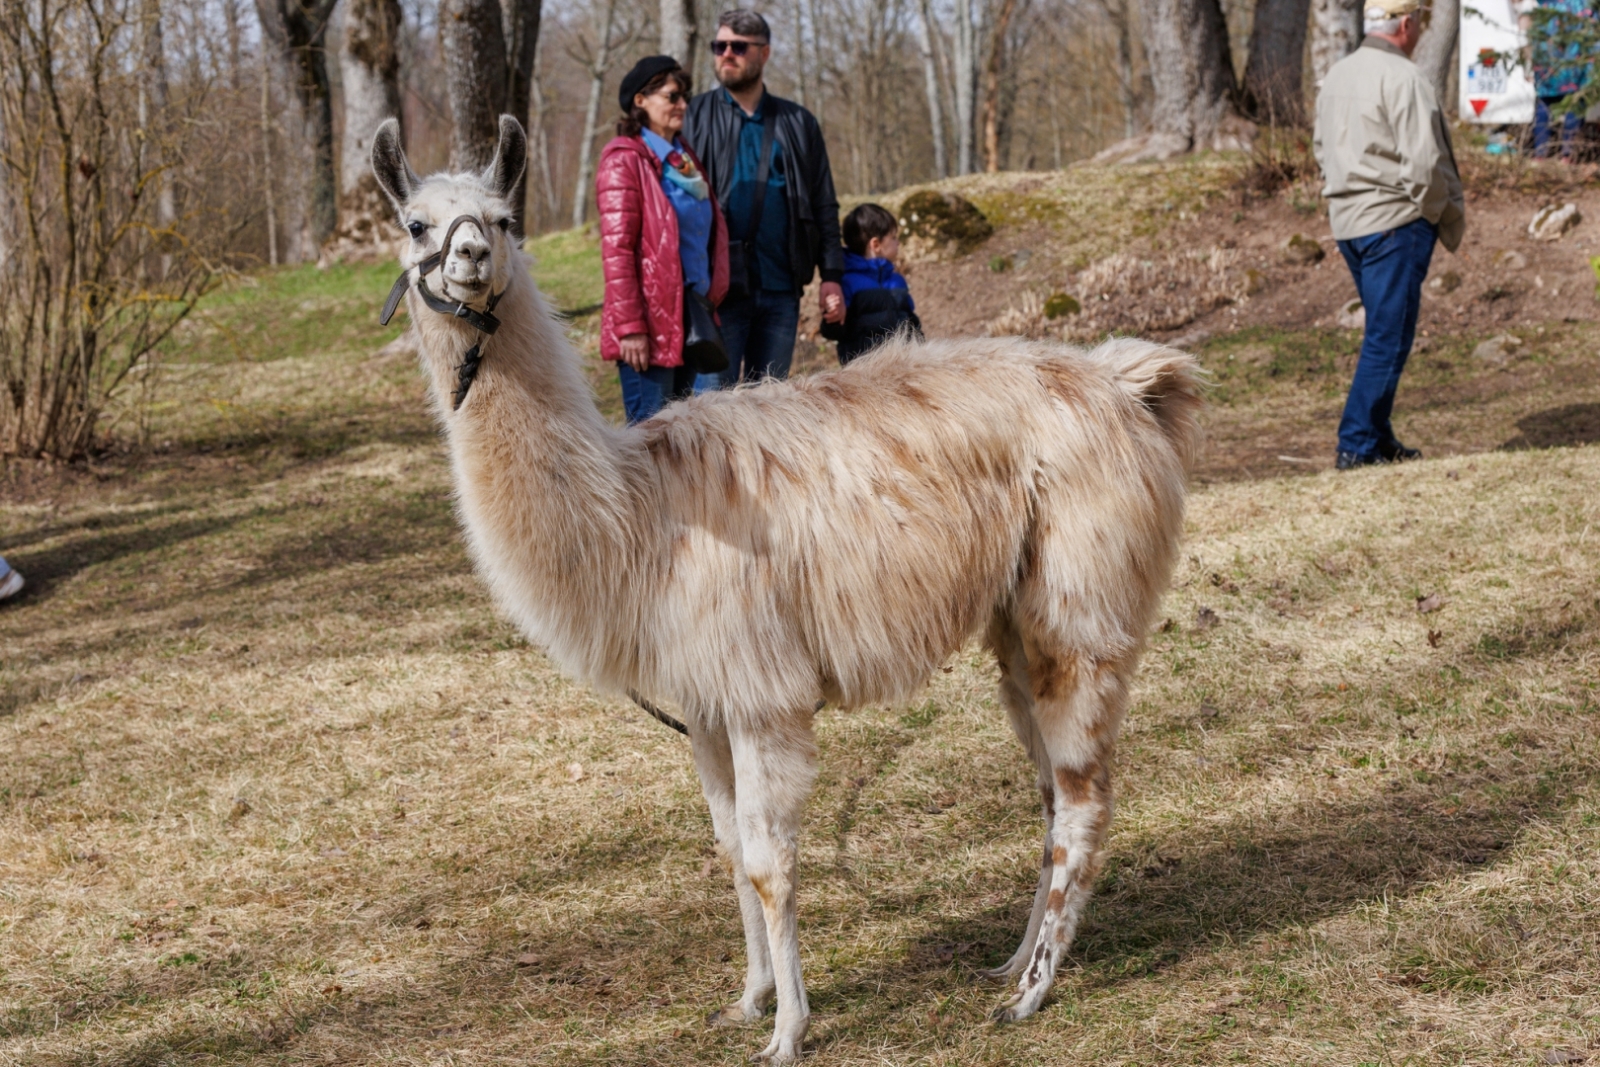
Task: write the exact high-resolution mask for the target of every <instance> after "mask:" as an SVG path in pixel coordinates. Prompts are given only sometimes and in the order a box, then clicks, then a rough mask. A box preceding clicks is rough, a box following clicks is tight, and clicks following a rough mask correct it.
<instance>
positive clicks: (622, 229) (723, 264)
mask: <svg viewBox="0 0 1600 1067" xmlns="http://www.w3.org/2000/svg"><path fill="white" fill-rule="evenodd" d="M685 151H687V149H685ZM689 158H690V159H693V160H694V164H695V166H697V167H699V166H700V160H699V159H696V158H695V156H694V154H693V153H692V152H691V153H690V154H689ZM704 172H705V168H703V167H701V173H704ZM595 199H596V201H597V204H598V206H599V210H600V259H601V263H602V265H603V266H604V268H605V278H606V300H605V305H604V307H603V308H602V310H601V312H600V356H601V358H602V359H610V360H615V359H620V358H621V354H622V346H621V341H622V338H624V337H627V336H629V335H631V334H636V333H642V334H648V335H649V337H650V365H651V366H653V367H681V366H682V365H683V261H682V260H681V259H679V258H678V216H677V214H676V213H675V212H674V211H673V210H672V204H671V203H670V202H669V201H668V200H667V194H666V193H664V192H662V191H661V161H660V160H659V159H657V158H656V154H655V153H654V152H652V151H650V148H649V146H647V145H646V144H645V143H644V139H643V138H641V137H617V138H614V139H613V140H612V141H611V143H610V144H608V145H606V147H605V149H604V151H602V152H601V153H600V170H599V173H598V174H597V175H596V176H595ZM711 207H712V223H711V292H710V294H708V295H709V296H710V298H711V304H712V306H713V307H714V306H716V305H717V304H720V303H722V298H723V296H724V295H725V294H726V293H727V291H728V227H727V225H726V223H724V221H723V218H722V209H721V208H720V207H718V206H717V202H716V197H715V195H713V197H712V201H711Z"/></svg>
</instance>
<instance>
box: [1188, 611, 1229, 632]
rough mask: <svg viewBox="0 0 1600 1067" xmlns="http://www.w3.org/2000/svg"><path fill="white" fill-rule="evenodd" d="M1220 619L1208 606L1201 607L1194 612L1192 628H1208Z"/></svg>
mask: <svg viewBox="0 0 1600 1067" xmlns="http://www.w3.org/2000/svg"><path fill="white" fill-rule="evenodd" d="M1221 621H1222V618H1221V617H1220V616H1219V615H1218V614H1217V613H1216V612H1215V611H1212V610H1211V609H1210V608H1206V607H1202V608H1201V609H1200V610H1199V611H1197V612H1195V614H1194V628H1195V629H1196V630H1209V629H1211V628H1212V627H1213V626H1215V625H1216V624H1217V623H1219V622H1221Z"/></svg>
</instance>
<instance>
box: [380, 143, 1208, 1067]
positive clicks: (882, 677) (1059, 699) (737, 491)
mask: <svg viewBox="0 0 1600 1067" xmlns="http://www.w3.org/2000/svg"><path fill="white" fill-rule="evenodd" d="M520 138H521V130H520V127H516V124H515V123H514V122H512V121H511V120H509V119H504V120H502V135H501V146H500V154H499V156H497V159H496V163H495V164H493V165H491V167H490V169H489V171H488V172H487V173H485V174H484V175H472V174H457V175H442V176H435V177H433V178H430V179H428V180H427V181H421V180H419V179H417V178H416V176H415V175H414V174H412V173H411V171H410V168H409V167H408V166H407V165H406V164H405V160H404V156H403V155H402V154H401V153H400V148H399V143H398V131H397V129H396V128H395V127H394V125H393V124H392V123H391V124H390V125H388V126H386V127H384V129H382V130H380V131H379V133H378V135H377V139H376V141H375V143H374V148H373V156H374V169H375V171H376V173H377V176H378V179H379V182H380V184H382V185H383V186H384V188H385V189H386V190H387V191H388V192H389V194H390V196H391V198H392V199H393V200H394V202H395V205H396V207H397V208H398V210H399V212H400V217H401V223H402V224H403V225H405V224H412V229H413V230H414V231H415V232H416V233H417V235H418V236H417V237H416V239H415V240H413V242H412V244H411V247H410V248H409V249H408V250H407V252H406V253H405V256H404V262H405V263H406V265H407V266H408V267H410V266H414V265H415V264H416V263H418V262H420V261H421V260H422V259H423V258H424V257H426V256H427V255H428V254H429V253H431V252H432V251H434V250H435V247H436V243H437V242H438V240H439V239H440V238H441V235H442V234H443V232H444V230H445V228H446V227H447V226H448V224H449V222H450V221H451V219H453V218H455V217H456V216H458V215H461V214H469V215H473V216H474V217H477V218H480V219H482V220H483V225H482V226H481V227H478V226H465V225H464V226H462V227H460V228H459V229H458V230H457V236H456V238H455V240H454V241H453V247H452V248H451V249H446V250H445V251H446V253H447V255H446V257H445V268H444V274H445V281H444V282H443V285H444V287H445V294H446V295H447V296H449V298H450V299H453V300H464V301H467V302H468V303H471V304H473V305H474V306H478V307H481V306H483V304H484V302H485V300H486V299H487V297H488V296H489V294H490V293H491V292H502V291H503V293H504V295H503V297H502V299H501V300H500V302H499V305H498V307H497V311H496V313H497V314H498V315H499V316H500V318H501V319H502V320H503V323H504V325H503V327H502V328H501V329H500V331H499V332H498V333H497V334H495V335H494V336H493V337H491V338H489V339H487V340H486V341H485V342H484V347H483V364H482V370H481V372H480V373H479V374H478V378H477V381H476V384H474V385H473V387H472V389H471V392H470V393H469V394H468V396H467V398H466V401H465V403H463V404H462V406H461V408H460V409H459V410H455V411H452V410H451V408H450V404H449V398H450V396H451V394H452V392H453V390H454V387H455V384H456V372H457V366H458V364H459V361H460V359H461V356H462V353H463V352H464V351H465V350H466V349H467V348H468V347H469V346H470V345H471V344H473V343H474V342H475V341H477V340H479V338H478V336H477V335H476V333H475V332H474V331H473V330H471V329H470V327H467V326H466V325H464V324H463V323H461V322H460V321H459V320H455V319H451V318H448V317H446V316H443V315H439V314H435V313H433V312H431V311H428V310H427V309H426V308H425V307H424V306H423V305H422V303H421V302H420V300H419V299H418V298H417V297H416V295H415V291H414V290H413V293H412V295H411V297H410V311H411V314H412V317H413V321H414V322H415V323H416V326H417V330H418V334H419V337H420V341H421V349H422V362H423V367H424V370H425V371H426V372H427V374H428V376H429V379H430V381H431V384H432V395H433V400H434V405H435V408H436V410H437V413H438V417H439V420H440V422H441V423H442V425H443V426H444V431H445V435H446V438H447V440H448V442H449V449H450V455H451V459H452V463H453V465H454V471H455V482H456V486H457V492H458V496H459V509H460V515H461V519H462V523H463V525H464V527H465V529H466V531H467V537H468V540H469V542H470V545H471V549H472V555H473V558H474V559H475V560H476V562H477V566H478V569H479V571H480V572H481V574H482V575H483V577H484V579H485V580H486V582H487V583H488V585H489V588H490V589H491V590H492V592H493V594H494V596H495V599H496V600H497V601H498V603H499V604H500V605H502V607H503V608H504V609H505V610H506V611H507V612H509V613H510V614H511V616H512V617H513V618H514V619H515V620H516V622H517V624H518V625H519V626H520V627H521V628H522V629H523V631H524V632H526V633H527V635H528V636H529V638H530V639H531V640H532V641H534V642H535V643H536V644H538V645H539V646H541V647H542V648H544V649H545V650H546V651H547V652H548V653H549V655H550V656H551V658H552V659H553V660H554V661H555V662H556V663H557V664H558V665H560V666H561V667H562V668H563V669H564V670H566V671H568V672H570V673H571V674H573V675H575V676H577V677H579V678H581V679H584V680H585V681H587V682H589V683H591V684H593V685H595V686H598V687H600V688H602V689H606V690H610V691H613V692H619V693H620V692H623V691H625V690H627V689H636V690H638V691H639V692H641V693H644V694H646V695H647V696H650V697H653V698H655V699H658V700H665V701H670V702H672V703H675V704H676V705H677V706H678V707H679V708H681V709H682V710H683V713H684V718H685V720H686V722H687V724H688V727H689V731H690V740H691V742H692V744H693V750H694V759H695V764H696V767H697V768H698V770H699V773H700V776H701V780H702V783H703V786H704V789H705V795H706V799H707V801H708V803H709V805H710V808H711V814H712V820H713V823H714V826H715V831H716V837H717V841H718V843H719V844H720V845H721V846H722V848H723V849H724V850H725V851H726V854H727V856H728V858H729V859H730V861H731V863H732V868H733V875H734V882H735V886H736V889H737V891H738V897H739V905H740V911H741V914H742V916H743V920H744V926H745V937H746V948H747V972H746V978H745V988H744V994H743V996H742V997H741V998H740V999H739V1000H738V1001H737V1002H736V1003H734V1004H731V1005H729V1006H728V1007H726V1008H723V1009H721V1010H720V1011H718V1012H715V1013H713V1014H712V1016H711V1017H710V1020H709V1021H710V1022H712V1023H713V1024H714V1025H722V1024H729V1023H738V1022H747V1021H751V1020H755V1019H758V1018H759V1017H760V1016H761V1015H762V1014H764V1012H765V1010H766V1008H767V1006H768V1005H769V1003H770V1001H771V1000H772V998H773V996H774V994H775V995H776V999H777V1018H776V1024H775V1027H774V1033H773V1036H772V1039H771V1042H770V1043H769V1044H768V1046H767V1047H766V1049H765V1051H764V1052H763V1053H762V1056H764V1057H766V1058H769V1059H771V1060H773V1061H775V1062H790V1061H792V1060H793V1059H794V1058H795V1057H796V1056H797V1055H798V1053H799V1051H800V1047H801V1042H802V1040H803V1038H804V1036H805V1032H806V1028H807V1023H808V1020H809V1009H808V1007H807V1004H806V996H805V987H804V984H803V982H802V978H801V973H800V955H799V945H798V939H797V936H796V927H795V863H796V853H797V846H796V841H797V835H798V832H799V826H800V814H801V808H802V806H803V804H804V801H805V798H806V796H807V794H808V793H809V791H810V788H811V784H812V778H813V774H814V767H815V745H814V742H813V737H812V709H813V706H814V705H815V703H816V702H817V701H818V700H819V699H824V698H825V699H826V700H828V701H829V702H832V703H834V704H837V705H839V706H841V707H850V706H853V705H859V704H863V703H875V702H884V701H897V700H902V699H904V698H906V697H908V696H909V695H911V694H912V693H914V692H915V691H916V690H917V689H918V687H920V686H921V685H922V684H923V683H924V681H925V679H926V678H927V677H928V675H929V674H930V673H931V672H932V671H933V670H934V669H935V668H936V667H938V666H939V665H940V664H941V663H942V662H944V661H945V660H946V659H947V658H948V657H949V656H950V655H951V654H952V653H954V652H955V651H957V650H958V649H960V648H961V647H962V645H963V643H964V642H966V641H968V640H969V639H970V638H972V637H973V636H975V635H980V634H981V635H983V638H984V640H985V641H986V642H987V644H988V645H989V646H990V647H991V648H992V649H993V650H994V652H995V654H996V656H997V659H998V661H999V665H1000V671H1001V686H1000V689H1001V695H1002V697H1003V700H1004V703H1005V706H1006V708H1007V709H1008V712H1009V715H1010V718H1011V723H1012V726H1013V727H1014V729H1015V730H1016V733H1017V736H1018V737H1019V738H1020V739H1021V741H1022V743H1023V745H1024V746H1025V747H1026V748H1027V750H1028V753H1029V755H1030V757H1032V759H1033V760H1034V762H1035V764H1036V765H1037V767H1038V770H1039V788H1040V791H1041V795H1042V797H1043V801H1044V813H1045V824H1046V825H1045V847H1044V856H1043V863H1042V867H1041V872H1040V877H1039V885H1038V891H1037V893H1036V896H1035V902H1034V909H1033V914H1032V917H1031V919H1030V921H1029V924H1028V929H1027V933H1026V935H1025V936H1024V938H1023V941H1022V944H1021V946H1020V947H1019V948H1018V950H1017V953H1016V955H1015V956H1014V957H1013V958H1012V960H1011V961H1010V962H1009V963H1008V964H1006V965H1005V966H1004V967H1002V968H1000V969H999V970H998V971H997V972H996V973H997V974H998V975H1003V976H1007V977H1015V978H1016V979H1017V985H1016V989H1015V992H1014V994H1013V996H1012V997H1011V998H1010V1000H1009V1001H1008V1002H1007V1003H1006V1005H1004V1006H1003V1007H1002V1009H1001V1011H1000V1012H999V1013H998V1014H999V1016H1000V1017H1002V1018H1005V1019H1019V1018H1023V1017H1025V1016H1027V1015H1030V1014H1032V1013H1033V1012H1035V1011H1036V1010H1037V1009H1038V1007H1039V1004H1040V1002H1041V1001H1042V999H1043V998H1044V996H1045V994H1046V993H1047V992H1048V991H1049V989H1050V985H1051V983H1052V981H1053V980H1054V976H1055V970H1056V965H1057V963H1058V962H1059V960H1060V958H1061V955H1062V953H1063V952H1064V951H1065V950H1066V948H1067V947H1068V945H1070V943H1071V941H1072V937H1073V934H1074V932H1075V930H1076V927H1077V923H1078V918H1079V916H1080V915H1081V913H1082V909H1083V906H1084V903H1085V901H1086V900H1087V899H1088V896H1089V892H1090V889H1091V887H1092V885H1093V882H1094V878H1095V875H1096V873H1097V871H1098V870H1099V866H1100V862H1101V858H1100V848H1101V841H1102V839H1103V836H1104V834H1105V830H1106V826H1107V824H1108V823H1109V821H1110V817H1111V803H1112V794H1111V782H1110V760H1111V754H1112V748H1113V745H1114V743H1115V739H1116V736H1117V731H1118V728H1119V726H1120V723H1121V719H1122V715H1123V711H1124V708H1125V706H1126V703H1127V696H1128V686H1129V684H1130V681H1131V679H1132V677H1133V673H1134V669H1135V667H1136V664H1137V662H1138V658H1139V655H1140V652H1141V651H1142V649H1143V646H1144V642H1145V635H1146V633H1147V632H1148V629H1149V626H1150V623H1151V621H1152V615H1153V613H1154V612H1155V610H1156V607H1157V602H1158V599H1159V597H1160V596H1161V593H1162V592H1163V590H1164V589H1165V588H1166V585H1167V582H1168V577H1169V575H1170V572H1171V567H1172V564H1173V560H1174V556H1175V553H1176V548H1177V544H1178V539H1179V534H1180V530H1181V526H1182V519H1183V505H1184V492H1185V482H1186V469H1187V467H1188V465H1189V463H1190V462H1191V460H1192V458H1193V454H1194V452H1195V449H1196V447H1197V443H1198V437H1199V433H1198V428H1197V424H1196V413H1197V410H1198V407H1199V384H1200V382H1199V372H1198V370H1197V367H1196V364H1195V363H1194V361H1193V360H1192V359H1191V357H1189V356H1187V355H1185V354H1184V353H1182V352H1178V351H1175V350H1173V349H1169V348H1162V347H1160V346H1157V345H1152V344H1147V343H1144V342H1140V341H1134V340H1112V341H1108V342H1106V343H1105V344H1102V345H1101V346H1100V347H1098V348H1096V349H1095V350H1094V351H1092V352H1084V351H1081V350H1078V349H1073V348H1069V347H1064V346H1061V345H1050V344H1034V343H1029V342H1025V341H1021V340H1017V339H997V338H994V339H983V340H968V341H958V342H934V343H928V344H915V343H912V342H910V341H906V340H903V339H902V340H897V341H893V342H891V343H889V344H887V345H885V346H884V347H883V348H881V349H879V350H878V351H877V352H875V353H873V354H871V355H870V356H868V357H866V358H863V359H860V360H858V361H856V362H854V363H852V364H851V365H850V366H848V367H845V368H843V369H840V370H837V371H831V372H828V373H825V374H819V375H816V376H815V377H812V378H808V379H804V380H799V381H793V382H765V383H762V384H759V385H754V386H750V387H745V388H740V389H738V390H735V391H732V392H722V393H713V394H709V395H706V396H702V397H696V398H694V399H691V400H687V401H684V402H682V403H678V404H674V405H672V406H670V407H668V408H667V409H666V410H665V411H663V412H662V413H661V414H660V415H659V416H657V417H656V418H654V419H652V420H649V421H648V422H646V423H644V424H643V425H641V426H639V427H636V428H631V429H617V428H615V427H613V426H611V425H610V424H609V423H607V422H606V421H605V420H604V419H603V418H602V417H601V416H600V414H599V413H598V412H597V410H596V408H595V405H594V401H593V398H592V395H591V393H590V390H589V387H588V385H587V383H586V381H585V379H584V377H583V375H582V373H581V370H580V364H579V356H578V354H577V353H576V352H575V351H574V350H573V349H572V347H571V345H570V344H569V343H568V342H567V340H566V338H565V336H564V334H563V331H562V329H561V327H560V325H559V323H558V322H557V321H556V320H554V319H553V318H552V316H551V314H550V311H549V309H548V307H547V305H546V304H545V302H544V300H543V298H542V297H541V296H540V294H539V292H538V289H537V288H536V287H535V285H534V284H533V282H532V280H531V279H530V277H529V273H528V265H527V263H526V261H525V259H524V257H523V256H522V255H521V253H520V252H518V251H517V250H516V249H515V248H514V247H513V245H512V243H511V242H510V241H509V239H507V237H506V236H505V234H504V233H503V232H502V230H501V229H500V227H499V226H498V221H499V219H501V218H503V217H505V216H506V214H507V213H508V212H507V206H506V203H505V201H504V199H503V196H504V191H505V190H507V189H509V188H510V187H511V184H512V183H513V182H514V181H515V177H516V176H515V174H514V173H513V171H515V170H516V169H517V164H515V163H512V164H509V165H505V166H502V164H501V161H502V160H512V161H515V160H520V158H521V149H520V147H519V145H520ZM432 277H435V276H430V280H431V279H432Z"/></svg>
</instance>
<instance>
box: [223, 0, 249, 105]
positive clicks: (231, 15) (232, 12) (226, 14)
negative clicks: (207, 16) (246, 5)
mask: <svg viewBox="0 0 1600 1067" xmlns="http://www.w3.org/2000/svg"><path fill="white" fill-rule="evenodd" d="M241 2H242V0H222V17H223V24H224V26H225V27H226V30H227V37H228V87H229V88H230V89H232V90H233V91H234V92H235V93H237V92H239V91H240V89H241V88H242V86H243V82H244V61H243V60H242V59H241V58H240V55H239V50H240V48H239V46H240V42H241V40H242V38H243V31H242V29H241V27H240V26H239V7H240V4H241Z"/></svg>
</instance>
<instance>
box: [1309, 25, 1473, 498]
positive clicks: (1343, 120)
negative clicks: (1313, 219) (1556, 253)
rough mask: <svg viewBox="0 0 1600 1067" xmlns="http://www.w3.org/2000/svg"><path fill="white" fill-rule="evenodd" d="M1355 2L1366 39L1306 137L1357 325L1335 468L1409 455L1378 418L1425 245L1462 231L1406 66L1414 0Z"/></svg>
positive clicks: (1440, 154)
mask: <svg viewBox="0 0 1600 1067" xmlns="http://www.w3.org/2000/svg"><path fill="white" fill-rule="evenodd" d="M1366 5H1367V6H1366V9H1365V11H1364V13H1363V14H1364V21H1365V26H1366V39H1365V40H1363V41H1362V42H1361V47H1360V48H1358V49H1356V51H1355V52H1353V53H1351V54H1350V55H1348V56H1346V57H1345V58H1344V59H1341V60H1340V61H1339V62H1338V63H1335V64H1334V66H1333V69H1332V70H1330V71H1328V76H1327V78H1325V79H1324V80H1323V83H1322V90H1321V92H1320V93H1319V94H1318V96H1317V123H1316V131H1315V135H1314V137H1313V140H1312V147H1313V149H1314V151H1315V152H1316V155H1317V163H1318V164H1320V165H1321V167H1322V175H1323V179H1324V182H1325V184H1324V185H1323V189H1322V195H1323V196H1325V197H1327V198H1328V217H1329V220H1330V221H1331V222H1332V224H1333V236H1334V237H1335V238H1336V239H1337V240H1338V242H1339V251H1340V252H1341V253H1343V254H1344V261H1345V263H1347V264H1348V265H1349V267H1350V273H1351V275H1353V276H1354V278H1355V281H1356V292H1357V293H1359V294H1360V296H1361V304H1362V306H1363V307H1364V308H1365V309H1366V318H1367V326H1366V336H1365V337H1364V338H1363V339H1362V342H1361V360H1360V362H1359V363H1358V364H1357V365H1356V374H1355V380H1354V381H1352V382H1351V383H1350V395H1349V397H1348V398H1347V399H1346V401H1345V406H1344V417H1343V418H1342V419H1340V421H1339V451H1338V467H1339V469H1340V470H1348V469H1350V468H1351V467H1361V466H1365V465H1366V464H1369V463H1398V462H1401V461H1403V460H1408V459H1420V458H1421V456H1422V453H1421V452H1419V451H1417V450H1416V449H1414V448H1407V447H1406V446H1405V445H1403V444H1401V443H1400V442H1399V440H1398V439H1396V437H1395V435H1394V428H1393V426H1391V425H1390V422H1389V415H1390V412H1391V411H1392V410H1393V408H1394V394H1395V390H1396V389H1397V388H1398V387H1399V385H1400V373H1401V371H1403V370H1405V366H1406V357H1407V356H1409V355H1410V354H1411V341H1412V338H1413V336H1414V335H1415V333H1416V330H1417V311H1418V309H1419V308H1420V306H1421V303H1422V281H1423V279H1424V278H1426V277H1427V276H1428V263H1429V261H1430V260H1431V259H1432V258H1433V246H1434V242H1435V241H1442V242H1443V243H1444V246H1445V247H1446V248H1448V249H1449V250H1450V251H1452V252H1454V251H1455V250H1456V248H1457V247H1458V246H1459V245H1460V244H1461V235H1462V233H1463V231H1464V230H1465V228H1466V215H1465V213H1464V211H1463V207H1464V202H1463V198H1462V195H1461V177H1460V175H1459V174H1458V173H1457V172H1456V160H1455V155H1454V153H1453V152H1452V151H1451V148H1450V129H1449V127H1448V126H1446V125H1445V119H1444V113H1443V112H1442V111H1441V110H1440V108H1439V101H1438V100H1437V99H1436V98H1435V97H1434V95H1433V86H1431V85H1430V84H1428V79H1427V78H1426V77H1425V76H1424V75H1423V73H1422V72H1421V71H1420V70H1418V69H1417V68H1416V66H1415V65H1414V64H1413V63H1412V62H1411V53H1412V51H1413V50H1414V49H1415V48H1416V46H1417V40H1418V38H1420V37H1421V36H1422V22H1421V4H1420V0H1366Z"/></svg>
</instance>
